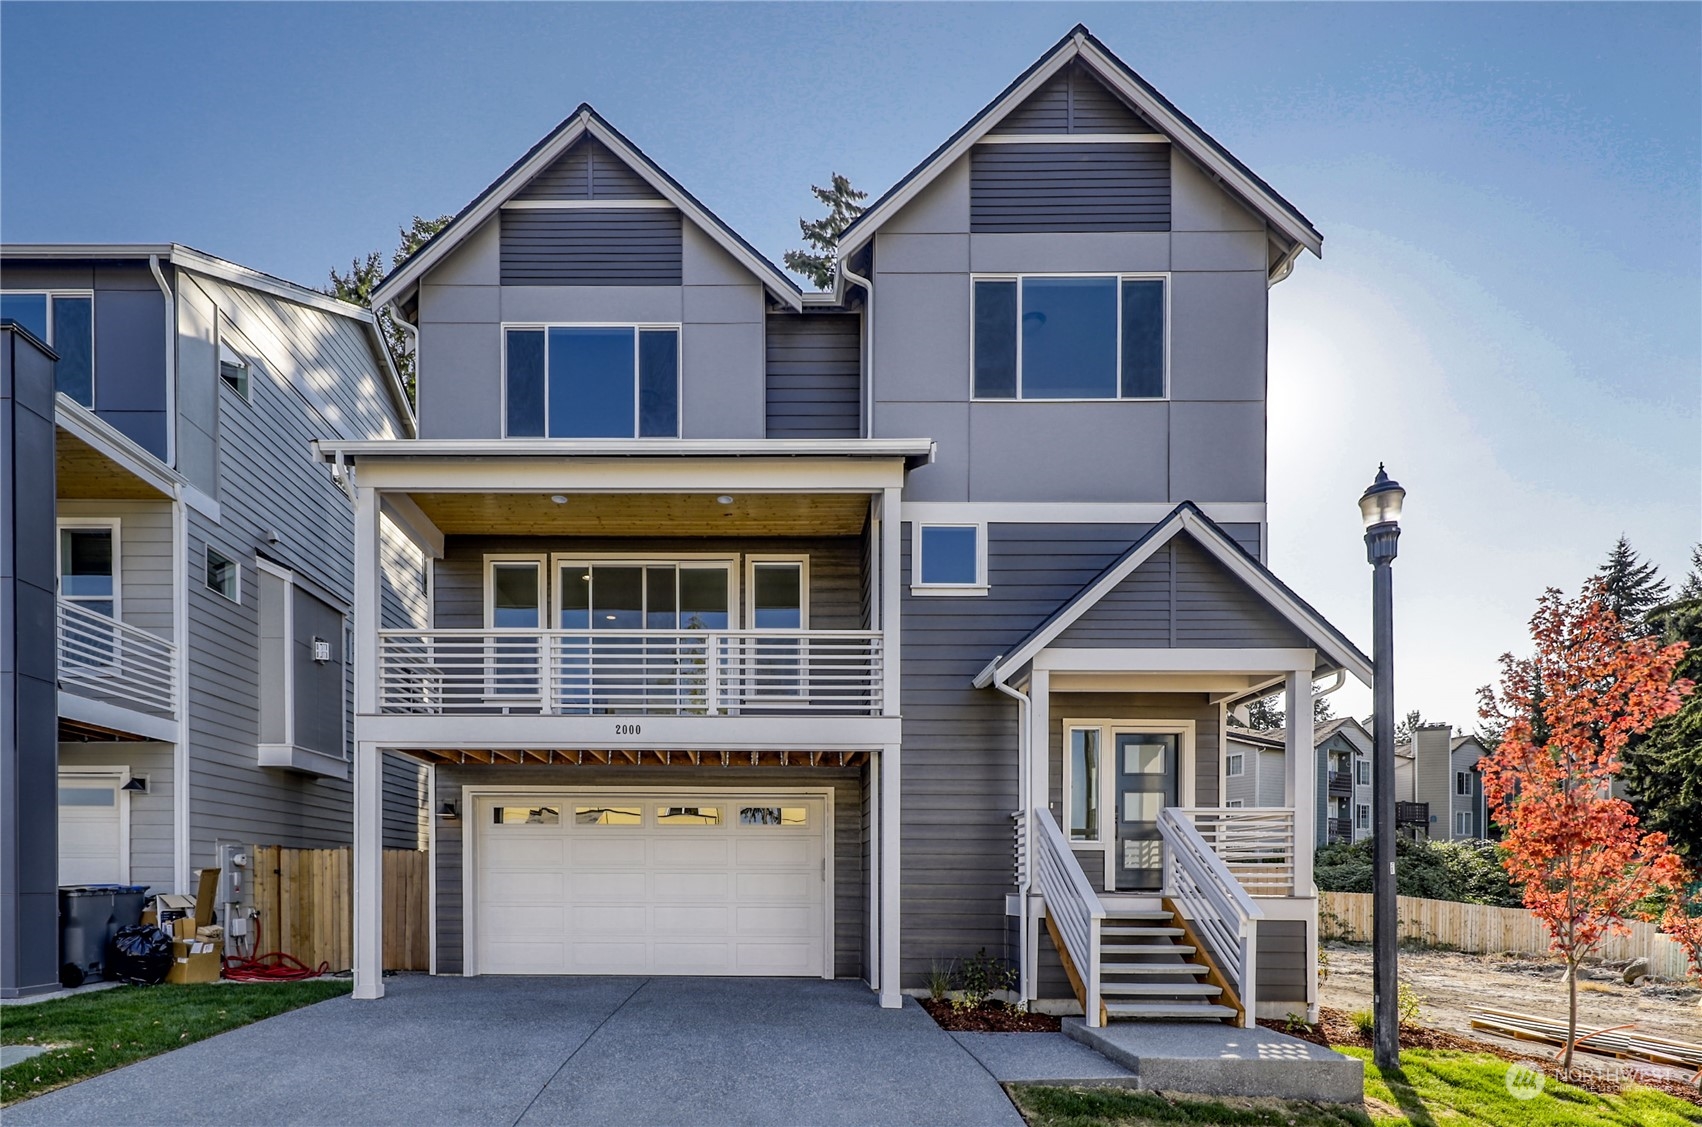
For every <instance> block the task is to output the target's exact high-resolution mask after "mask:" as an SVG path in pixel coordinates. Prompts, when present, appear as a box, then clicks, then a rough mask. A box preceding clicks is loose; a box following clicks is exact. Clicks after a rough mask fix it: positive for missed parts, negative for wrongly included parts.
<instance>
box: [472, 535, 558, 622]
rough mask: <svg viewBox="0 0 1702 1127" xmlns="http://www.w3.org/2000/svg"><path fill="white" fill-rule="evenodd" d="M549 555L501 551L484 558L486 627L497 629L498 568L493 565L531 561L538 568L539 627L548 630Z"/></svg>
mask: <svg viewBox="0 0 1702 1127" xmlns="http://www.w3.org/2000/svg"><path fill="white" fill-rule="evenodd" d="M549 559H550V558H549V556H548V555H546V554H545V553H543V552H521V553H511V552H501V553H492V554H489V555H486V556H485V559H484V566H483V570H484V611H485V629H486V630H495V629H497V627H496V626H495V624H494V623H495V615H496V582H495V579H494V577H495V575H496V568H495V567H494V566H492V565H494V564H499V563H529V564H535V565H536V566H537V568H538V629H539V630H548V629H549V627H550V593H549V591H550V589H549V586H548V584H549V576H548V575H547V574H546V573H545V570H546V569H547V568H548V567H549Z"/></svg>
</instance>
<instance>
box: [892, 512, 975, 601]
mask: <svg viewBox="0 0 1702 1127" xmlns="http://www.w3.org/2000/svg"><path fill="white" fill-rule="evenodd" d="M925 528H973V529H974V530H975V582H973V583H923V582H922V530H923V529H925ZM990 589H991V585H990V584H989V583H988V581H987V522H986V521H984V520H930V521H911V522H910V593H911V594H912V595H920V596H926V597H933V596H950V595H959V596H962V595H985V594H986V593H987V592H988V591H989V590H990Z"/></svg>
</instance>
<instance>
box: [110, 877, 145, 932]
mask: <svg viewBox="0 0 1702 1127" xmlns="http://www.w3.org/2000/svg"><path fill="white" fill-rule="evenodd" d="M147 902H148V886H147V885H145V884H121V885H119V886H118V887H117V890H116V891H115V892H114V893H113V894H112V934H113V935H117V934H118V929H119V928H121V927H135V926H136V925H137V924H139V923H141V922H142V908H143V906H144V905H145V904H147ZM107 938H108V939H111V938H112V936H111V935H109V936H107Z"/></svg>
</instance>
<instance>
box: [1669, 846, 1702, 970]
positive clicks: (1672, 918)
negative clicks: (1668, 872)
mask: <svg viewBox="0 0 1702 1127" xmlns="http://www.w3.org/2000/svg"><path fill="white" fill-rule="evenodd" d="M1684 879H1685V880H1686V881H1688V888H1689V891H1688V892H1686V891H1685V886H1682V885H1681V886H1680V887H1679V888H1677V889H1675V890H1674V891H1673V894H1672V900H1671V902H1669V903H1668V904H1667V910H1666V914H1665V915H1663V916H1662V917H1661V934H1663V935H1667V936H1670V937H1671V938H1672V939H1674V940H1675V941H1677V943H1678V945H1679V946H1680V947H1683V948H1684V953H1685V954H1686V955H1688V956H1689V957H1690V971H1691V973H1692V974H1694V975H1696V976H1697V977H1698V978H1702V872H1698V873H1690V874H1688V875H1687V876H1686V877H1685V878H1684Z"/></svg>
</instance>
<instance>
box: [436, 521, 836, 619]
mask: <svg viewBox="0 0 1702 1127" xmlns="http://www.w3.org/2000/svg"><path fill="white" fill-rule="evenodd" d="M507 552H526V553H534V554H544V553H554V552H563V553H574V552H584V553H586V554H587V555H592V554H596V555H630V556H632V557H633V558H636V559H651V560H655V559H663V560H665V559H668V558H670V557H672V556H678V555H682V554H686V553H706V552H707V553H723V552H724V553H726V554H728V555H733V554H737V555H739V556H740V557H741V560H740V565H739V571H740V574H739V576H738V577H737V580H738V588H739V590H740V591H741V592H743V589H744V585H745V584H744V575H743V571H744V566H743V557H744V556H746V555H753V554H762V553H776V554H780V553H784V554H788V555H808V556H809V558H810V564H809V582H810V621H809V628H810V629H812V630H862V629H865V626H864V623H865V621H866V619H865V617H864V615H865V606H864V602H863V591H862V583H863V579H862V571H863V567H862V554H863V547H862V540H861V538H859V537H855V536H834V537H816V538H810V539H802V538H799V539H790V538H782V537H765V538H763V539H727V540H714V539H707V538H704V539H680V538H669V539H662V538H657V539H630V538H621V539H572V540H569V539H561V538H553V537H519V536H451V537H449V538H448V540H447V541H446V542H445V545H444V555H443V558H442V559H440V560H438V561H436V564H437V566H436V571H435V572H434V575H433V583H432V591H433V597H434V599H435V602H436V615H435V621H436V623H437V626H438V628H439V629H444V630H452V629H478V628H482V627H483V626H484V624H485V622H484V617H485V601H484V599H485V596H484V558H485V556H486V555H487V554H496V553H507ZM740 602H741V603H743V602H744V599H743V598H742V597H741V600H740ZM735 618H737V615H736V614H735ZM741 626H742V623H740V622H736V623H735V628H740V627H741Z"/></svg>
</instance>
